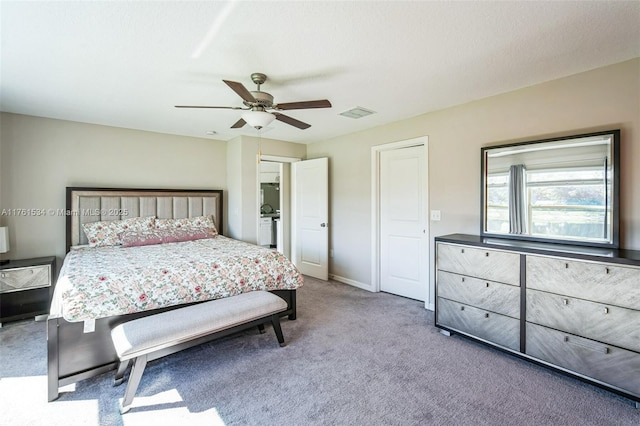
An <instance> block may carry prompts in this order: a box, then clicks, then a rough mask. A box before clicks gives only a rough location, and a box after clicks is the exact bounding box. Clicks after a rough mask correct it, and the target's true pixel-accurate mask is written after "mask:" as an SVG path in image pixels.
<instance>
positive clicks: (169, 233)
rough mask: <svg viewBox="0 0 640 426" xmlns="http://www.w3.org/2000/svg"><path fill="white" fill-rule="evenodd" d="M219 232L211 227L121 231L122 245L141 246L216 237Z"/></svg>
mask: <svg viewBox="0 0 640 426" xmlns="http://www.w3.org/2000/svg"><path fill="white" fill-rule="evenodd" d="M216 235H217V234H216V233H214V232H213V231H212V230H211V229H209V228H173V229H147V230H143V231H125V232H122V233H120V239H121V240H122V247H139V246H148V245H154V244H164V243H178V242H182V241H195V240H202V239H205V238H214V237H215V236H216Z"/></svg>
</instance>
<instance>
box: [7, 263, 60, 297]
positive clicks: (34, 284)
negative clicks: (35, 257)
mask: <svg viewBox="0 0 640 426" xmlns="http://www.w3.org/2000/svg"><path fill="white" fill-rule="evenodd" d="M50 285H51V267H50V266H49V265H38V266H29V267H25V268H15V269H4V270H0V293H8V292H12V291H21V290H28V289H31V288H39V287H48V286H50Z"/></svg>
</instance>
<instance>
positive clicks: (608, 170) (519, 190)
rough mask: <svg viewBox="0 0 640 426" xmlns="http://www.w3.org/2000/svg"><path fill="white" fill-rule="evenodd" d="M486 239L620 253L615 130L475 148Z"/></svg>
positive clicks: (617, 160) (617, 165)
mask: <svg viewBox="0 0 640 426" xmlns="http://www.w3.org/2000/svg"><path fill="white" fill-rule="evenodd" d="M481 158H482V167H481V170H482V176H481V200H482V201H481V204H482V206H481V211H480V217H481V231H480V234H481V235H482V236H484V237H500V238H511V239H518V240H529V241H532V240H533V241H540V242H552V243H564V244H577V245H588V246H597V247H610V248H618V244H619V242H618V236H619V206H620V169H619V168H620V130H610V131H606V132H598V133H589V134H583V135H575V136H566V137H561V138H555V139H544V140H535V141H527V142H519V143H514V144H508V145H497V146H489V147H484V148H481Z"/></svg>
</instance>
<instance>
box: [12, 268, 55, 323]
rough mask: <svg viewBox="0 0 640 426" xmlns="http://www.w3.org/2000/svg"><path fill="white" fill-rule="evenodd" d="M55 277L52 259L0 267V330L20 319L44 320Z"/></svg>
mask: <svg viewBox="0 0 640 426" xmlns="http://www.w3.org/2000/svg"><path fill="white" fill-rule="evenodd" d="M55 273H56V258H55V257H53V256H51V257H39V258H35V259H21V260H11V261H10V262H9V263H5V264H4V265H0V327H1V326H2V323H4V322H8V321H15V320H19V319H23V318H29V317H35V318H36V320H41V319H46V315H47V314H48V313H49V305H50V304H51V296H52V295H53V287H54V286H53V284H54V282H55V281H54V278H55Z"/></svg>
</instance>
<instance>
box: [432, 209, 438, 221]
mask: <svg viewBox="0 0 640 426" xmlns="http://www.w3.org/2000/svg"><path fill="white" fill-rule="evenodd" d="M431 220H440V210H431Z"/></svg>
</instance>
